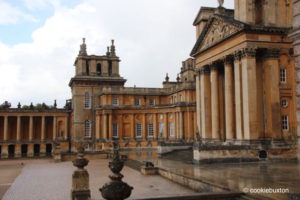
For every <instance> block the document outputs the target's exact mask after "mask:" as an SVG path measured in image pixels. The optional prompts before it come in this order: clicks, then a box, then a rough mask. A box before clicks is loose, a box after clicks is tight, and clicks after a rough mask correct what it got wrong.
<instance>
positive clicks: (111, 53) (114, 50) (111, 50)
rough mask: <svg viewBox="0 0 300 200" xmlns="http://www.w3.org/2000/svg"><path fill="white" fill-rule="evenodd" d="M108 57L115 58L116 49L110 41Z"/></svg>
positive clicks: (112, 41)
mask: <svg viewBox="0 0 300 200" xmlns="http://www.w3.org/2000/svg"><path fill="white" fill-rule="evenodd" d="M110 55H111V56H116V47H115V44H114V40H111V46H110Z"/></svg>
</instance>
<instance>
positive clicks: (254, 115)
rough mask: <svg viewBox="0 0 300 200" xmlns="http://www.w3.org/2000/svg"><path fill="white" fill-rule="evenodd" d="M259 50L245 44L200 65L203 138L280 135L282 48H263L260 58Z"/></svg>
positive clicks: (199, 106)
mask: <svg viewBox="0 0 300 200" xmlns="http://www.w3.org/2000/svg"><path fill="white" fill-rule="evenodd" d="M256 52H257V50H256V49H249V48H245V49H242V50H240V51H236V52H234V53H233V54H232V55H228V56H225V57H223V58H222V59H218V60H215V61H214V62H211V63H210V64H209V65H204V66H200V67H199V68H198V70H197V77H196V95H197V97H196V100H197V106H196V107H197V126H198V131H199V132H200V135H201V137H202V139H207V140H213V141H214V140H215V141H231V140H257V139H259V138H261V137H273V138H280V136H281V129H280V123H281V121H280V94H279V93H280V91H279V74H278V73H279V50H277V49H267V50H264V51H262V52H263V53H262V55H260V56H261V57H259V61H258V60H257V54H256ZM260 63H261V64H260ZM267 101H268V103H266V102H267ZM267 134H269V135H267Z"/></svg>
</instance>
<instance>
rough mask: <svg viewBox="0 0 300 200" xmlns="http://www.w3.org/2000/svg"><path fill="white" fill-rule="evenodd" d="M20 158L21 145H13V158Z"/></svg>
mask: <svg viewBox="0 0 300 200" xmlns="http://www.w3.org/2000/svg"><path fill="white" fill-rule="evenodd" d="M21 156H22V154H21V144H16V145H15V158H20V157H21Z"/></svg>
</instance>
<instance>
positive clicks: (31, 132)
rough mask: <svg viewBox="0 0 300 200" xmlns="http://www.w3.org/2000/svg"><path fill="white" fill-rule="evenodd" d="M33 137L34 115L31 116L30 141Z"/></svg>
mask: <svg viewBox="0 0 300 200" xmlns="http://www.w3.org/2000/svg"><path fill="white" fill-rule="evenodd" d="M32 139H33V117H32V116H30V117H29V141H32Z"/></svg>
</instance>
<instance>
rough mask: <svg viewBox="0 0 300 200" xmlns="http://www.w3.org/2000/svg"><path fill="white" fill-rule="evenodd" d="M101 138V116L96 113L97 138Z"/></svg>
mask: <svg viewBox="0 0 300 200" xmlns="http://www.w3.org/2000/svg"><path fill="white" fill-rule="evenodd" d="M98 139H100V116H99V115H96V140H98Z"/></svg>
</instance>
